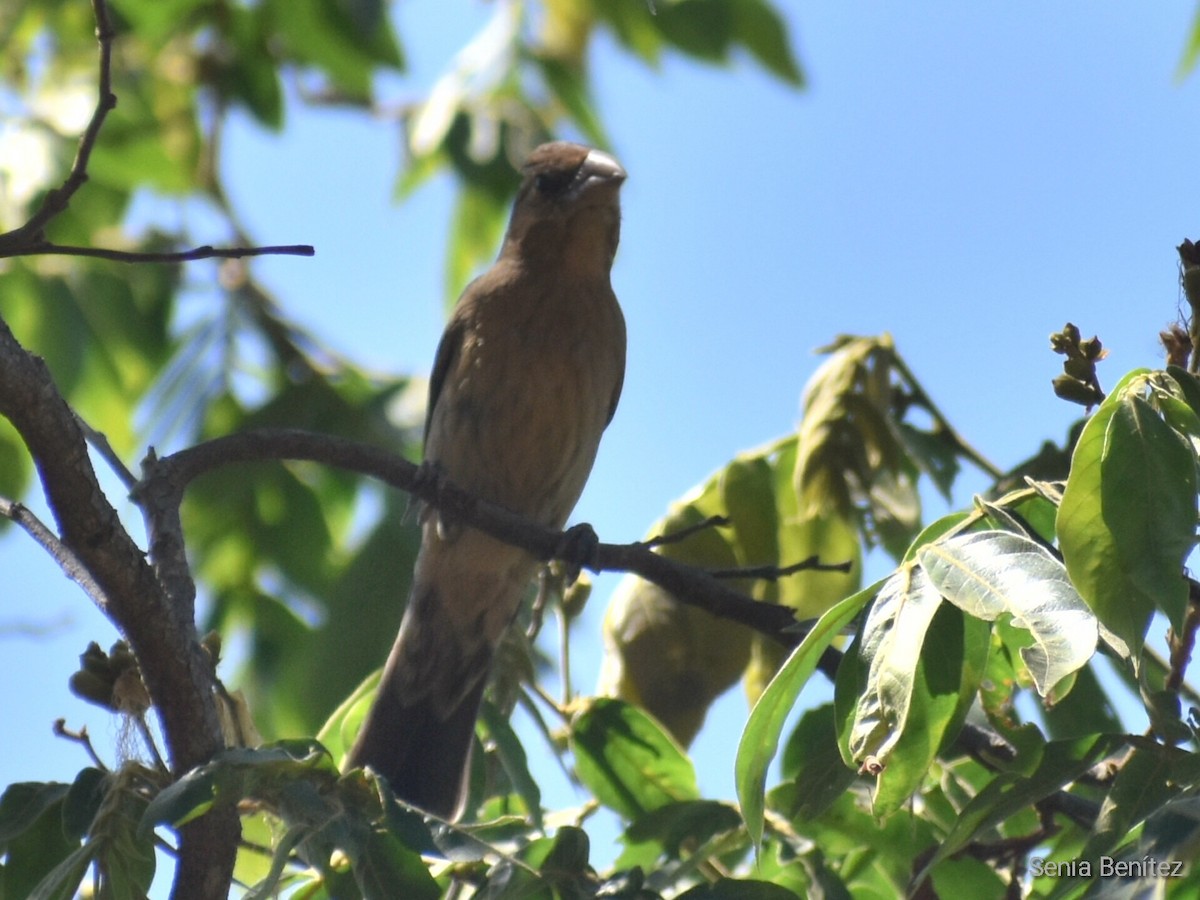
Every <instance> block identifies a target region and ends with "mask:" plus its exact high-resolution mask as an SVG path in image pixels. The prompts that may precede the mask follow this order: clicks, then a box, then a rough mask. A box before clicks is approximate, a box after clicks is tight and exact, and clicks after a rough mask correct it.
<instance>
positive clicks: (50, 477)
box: [0, 322, 237, 897]
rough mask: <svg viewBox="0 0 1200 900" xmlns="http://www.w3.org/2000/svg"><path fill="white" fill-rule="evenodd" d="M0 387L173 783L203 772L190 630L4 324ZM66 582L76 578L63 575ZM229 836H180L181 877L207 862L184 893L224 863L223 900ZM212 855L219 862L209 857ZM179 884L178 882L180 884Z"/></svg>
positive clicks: (204, 747)
mask: <svg viewBox="0 0 1200 900" xmlns="http://www.w3.org/2000/svg"><path fill="white" fill-rule="evenodd" d="M0 385H3V389H2V390H0V415H3V416H4V417H6V418H7V419H8V420H9V421H11V422H12V424H13V426H14V427H15V428H16V429H17V431H18V432H19V433H20V435H21V438H22V439H23V440H24V441H25V444H26V446H27V447H28V448H29V452H30V455H31V456H32V457H33V460H34V463H35V465H36V466H37V471H38V476H39V478H40V480H41V482H42V486H43V489H44V490H45V492H46V499H47V501H48V502H49V504H50V509H51V511H52V512H53V514H54V518H55V521H56V523H57V525H58V531H59V540H60V541H61V543H62V545H63V547H64V548H65V552H68V553H69V555H70V558H72V559H74V560H77V561H78V563H79V564H80V565H82V566H83V567H84V568H86V570H87V572H88V573H89V575H90V581H91V583H93V584H94V589H93V590H95V591H98V592H99V595H101V596H103V597H104V598H105V600H106V601H107V608H106V612H107V613H108V614H109V616H110V617H111V619H112V620H113V622H114V623H115V624H116V626H117V627H118V628H119V629H120V630H121V633H122V634H124V635H125V637H126V638H127V639H128V641H129V644H130V646H131V647H132V648H133V651H134V653H135V654H136V655H137V658H138V663H139V665H140V666H141V669H142V676H143V678H144V679H145V682H146V687H147V688H148V689H149V691H150V696H151V697H152V699H153V700H154V705H155V707H156V708H157V709H158V713H159V716H160V718H161V720H162V724H163V732H164V734H165V736H166V741H167V746H168V749H169V751H170V754H171V764H172V768H173V770H174V771H175V773H176V774H180V773H183V772H186V771H188V770H189V769H192V768H194V767H196V766H198V765H200V764H202V763H204V762H207V761H208V760H209V758H210V757H211V756H212V755H213V753H215V752H216V751H217V750H219V749H220V747H221V728H220V722H219V720H218V719H217V712H216V706H215V703H214V700H213V690H214V676H213V671H212V664H211V662H210V661H209V660H208V658H207V657H206V656H205V655H204V653H203V651H202V650H201V649H200V646H199V644H198V643H197V641H196V638H195V630H194V626H193V624H192V621H191V620H190V619H188V618H185V617H183V616H180V615H179V614H178V613H179V611H178V609H177V608H176V607H175V606H173V604H172V598H171V597H170V596H169V595H168V594H167V592H166V591H165V590H164V589H163V585H162V583H161V582H160V581H159V579H158V578H157V577H155V573H154V570H153V569H152V568H151V567H150V565H149V563H148V562H147V561H146V558H145V556H144V554H143V553H142V550H141V548H140V547H138V546H137V544H136V543H134V541H133V539H132V538H131V537H130V536H129V534H128V532H127V531H126V530H125V528H124V526H123V525H122V523H121V521H120V518H119V517H118V516H117V512H116V510H115V509H113V507H112V505H111V504H110V503H109V502H108V499H107V498H106V497H105V496H104V492H103V491H102V490H101V488H100V484H99V482H98V481H97V479H96V473H95V471H94V469H93V468H92V462H91V459H90V457H89V456H88V452H87V445H86V442H85V440H84V435H83V432H82V430H81V429H80V427H79V423H78V421H77V420H76V417H75V414H74V412H73V411H72V410H71V408H70V407H69V406H68V405H67V403H66V401H65V400H64V399H63V397H62V395H61V394H60V393H59V391H58V389H57V388H56V387H55V385H54V381H53V379H52V378H51V376H50V373H49V371H48V370H47V369H46V365H45V363H44V362H43V361H42V360H41V359H40V358H39V357H36V356H34V355H32V354H30V353H28V352H26V351H25V349H24V348H22V347H21V346H20V344H18V343H17V341H16V339H15V338H14V337H13V334H12V331H11V330H9V328H8V326H7V325H6V324H4V323H3V322H0ZM67 574H68V575H71V576H72V577H76V576H75V575H74V574H73V573H72V571H71V570H70V569H68V570H67ZM76 580H79V579H78V578H76ZM89 593H91V591H89ZM230 820H231V821H230ZM231 828H232V835H233V842H234V843H233V844H232V845H230V847H229V851H228V853H225V852H224V851H223V850H221V848H224V846H225V845H226V844H227V843H228V839H227V835H228V833H229V832H230V829H231ZM236 829H237V817H236V813H234V812H232V811H230V812H229V813H228V814H226V813H219V814H217V815H214V816H204V817H202V818H200V819H198V820H196V821H195V822H193V823H191V824H190V825H188V826H186V827H185V828H184V829H183V830H182V831H183V840H182V842H181V848H180V868H181V869H186V866H187V863H189V862H191V861H205V860H207V862H208V864H206V865H198V866H197V868H198V869H199V870H200V875H201V876H203V877H198V879H197V880H195V881H192V882H191V883H190V884H191V885H196V886H197V887H198V886H199V885H200V884H202V883H205V882H207V881H208V880H210V878H211V877H212V872H213V871H214V868H213V866H212V865H211V862H212V860H214V859H215V860H218V861H220V860H222V859H223V858H227V860H228V871H227V872H226V873H225V875H223V876H221V877H224V879H225V882H224V885H225V886H224V887H223V888H222V889H223V890H227V887H228V879H229V876H230V875H231V874H232V862H233V855H232V852H233V849H234V848H235V847H236V839H237V830H236ZM214 847H216V848H217V849H218V850H221V853H218V854H217V855H214V853H215V852H216V851H214V849H213V848H214ZM222 854H223V855H222ZM217 868H220V869H222V870H224V869H225V868H226V867H225V866H224V865H222V866H219V867H217ZM218 874H219V873H218ZM185 883H186V882H184V880H183V876H182V875H181V876H180V880H179V882H178V884H179V885H183V884H185ZM177 896H195V897H204V896H224V894H219V895H218V894H213V893H209V894H204V893H201V892H199V891H197V892H194V893H193V892H192V887H191V886H190V885H189V887H188V889H187V891H186V892H185V893H177Z"/></svg>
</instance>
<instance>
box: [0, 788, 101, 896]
mask: <svg viewBox="0 0 1200 900" xmlns="http://www.w3.org/2000/svg"><path fill="white" fill-rule="evenodd" d="M69 789H70V787H69V785H66V784H58V783H48V784H39V783H35V782H19V783H17V784H11V785H9V786H8V787H7V788H6V789H5V791H4V794H3V796H2V797H0V852H2V853H3V855H4V859H5V863H4V866H3V868H0V896H2V897H5V898H7V897H28V896H34V895H35V894H34V891H35V889H36V890H37V891H40V892H42V894H43V896H46V897H53V898H56V900H57V898H59V897H61V898H63V900H69V898H70V897H71V896H73V895H74V891H75V888H76V887H77V886H78V885H79V882H80V881H81V880H82V879H83V874H84V871H85V870H86V868H87V862H88V860H89V859H90V858H91V851H89V850H88V849H87V845H85V846H84V847H82V848H81V847H80V846H79V841H78V839H72V838H71V837H70V836H69V835H68V834H67V833H66V832H65V829H64V828H63V807H64V804H65V802H66V798H67V793H68V791H69ZM82 851H87V852H86V853H85V852H82ZM83 856H87V858H88V859H83V860H82V864H81V863H80V860H81V859H82V857H83Z"/></svg>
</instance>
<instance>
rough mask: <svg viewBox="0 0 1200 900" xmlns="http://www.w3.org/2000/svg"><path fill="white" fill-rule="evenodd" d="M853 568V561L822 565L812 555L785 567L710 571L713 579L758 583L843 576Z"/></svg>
mask: <svg viewBox="0 0 1200 900" xmlns="http://www.w3.org/2000/svg"><path fill="white" fill-rule="evenodd" d="M853 567H854V562H853V560H846V561H845V562H839V563H823V562H821V558H820V557H819V556H816V555H813V556H810V557H808V558H807V559H802V560H800V562H795V563H791V564H790V565H786V566H741V567H738V568H733V569H710V570H709V573H708V574H709V575H711V576H712V577H713V578H756V579H758V580H759V581H778V580H779V579H781V578H786V577H787V576H789V575H795V574H796V573H797V572H841V573H843V574H845V573H846V572H849V571H850V570H851V569H852V568H853Z"/></svg>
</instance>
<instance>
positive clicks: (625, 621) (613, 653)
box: [597, 478, 752, 746]
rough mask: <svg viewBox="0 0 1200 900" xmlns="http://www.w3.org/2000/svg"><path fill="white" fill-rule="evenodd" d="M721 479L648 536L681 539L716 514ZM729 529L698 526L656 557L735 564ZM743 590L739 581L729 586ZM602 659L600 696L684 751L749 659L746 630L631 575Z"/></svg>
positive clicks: (607, 626)
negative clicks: (637, 714)
mask: <svg viewBox="0 0 1200 900" xmlns="http://www.w3.org/2000/svg"><path fill="white" fill-rule="evenodd" d="M719 484H720V481H719V478H714V479H711V480H710V481H708V482H706V484H705V485H703V486H701V487H700V488H698V489H697V490H695V491H693V492H691V493H689V494H688V496H687V497H686V498H685V501H684V503H683V504H677V505H675V506H674V507H673V508H672V510H671V511H670V513H668V515H667V517H666V518H664V519H662V520H661V521H659V522H658V523H656V524H655V525H654V526H653V527H652V528H651V529H650V536H652V537H653V536H661V535H670V534H674V533H678V532H680V531H682V530H683V529H686V528H690V527H694V526H696V525H698V524H700V523H701V522H703V521H705V520H706V519H707V518H708V517H709V516H710V515H713V514H715V513H716V512H717V511H718V510H719V509H720V491H719ZM727 533H728V531H727V529H719V528H714V527H708V528H703V529H701V530H699V531H697V532H695V533H693V534H691V535H689V536H688V537H686V538H685V539H683V540H680V541H674V542H668V543H665V544H662V545H661V546H659V547H658V548H657V549H656V552H657V553H659V554H661V555H663V556H665V557H667V558H668V559H674V560H677V561H679V562H684V563H688V564H690V565H695V566H699V567H701V568H707V569H724V568H730V567H733V566H735V565H737V559H736V558H735V556H734V551H733V548H732V547H731V546H730V543H729V541H728V540H727V539H726V537H725V535H726V534H727ZM730 586H731V587H733V588H735V589H741V588H742V587H743V585H742V584H741V583H740V582H734V583H731V584H730ZM603 633H604V658H603V660H602V663H601V670H600V679H599V684H598V687H597V692H598V693H600V694H603V695H607V696H612V697H619V698H621V699H623V700H626V701H628V702H630V703H635V704H637V705H638V706H640V707H642V708H643V709H645V710H646V711H647V712H649V713H650V714H651V715H653V716H654V717H655V718H656V719H658V721H659V722H661V723H662V724H663V726H664V727H666V728H667V730H668V731H669V732H670V733H671V735H672V736H673V737H674V738H675V740H677V741H678V742H679V743H680V744H681V745H683V746H687V745H688V744H690V743H691V741H692V740H693V738H695V736H696V733H697V732H698V731H699V730H700V727H701V725H702V724H703V723H704V718H705V715H706V714H707V712H708V708H709V706H710V705H711V704H712V702H713V701H714V700H715V699H716V698H717V697H719V696H720V695H721V694H723V693H724V692H725V691H726V690H728V689H729V688H730V687H731V686H732V685H733V684H735V683H736V682H737V680H738V678H740V677H741V675H742V672H743V671H744V670H745V668H746V663H747V661H748V660H749V657H750V642H751V639H752V634H751V632H750V630H749V629H748V628H746V626H744V625H742V624H740V623H738V622H734V621H732V620H728V619H721V618H719V617H717V616H714V615H712V614H711V613H708V612H706V611H705V610H702V609H698V608H697V607H694V606H689V605H688V604H686V603H683V602H681V601H680V600H677V599H676V598H675V597H673V596H672V595H671V594H670V593H668V592H667V591H665V590H663V589H662V588H660V587H658V586H657V585H655V584H652V583H651V582H648V581H643V580H642V579H640V578H636V577H634V576H626V577H625V578H623V579H622V580H621V582H620V584H619V585H618V586H617V589H616V591H614V592H613V596H612V599H611V600H610V601H609V606H608V609H607V611H606V612H605V616H604V626H603Z"/></svg>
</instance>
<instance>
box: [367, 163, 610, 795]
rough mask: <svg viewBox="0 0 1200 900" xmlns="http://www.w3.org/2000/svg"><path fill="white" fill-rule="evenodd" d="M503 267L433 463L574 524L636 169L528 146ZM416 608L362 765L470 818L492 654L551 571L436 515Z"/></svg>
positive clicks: (451, 334)
mask: <svg viewBox="0 0 1200 900" xmlns="http://www.w3.org/2000/svg"><path fill="white" fill-rule="evenodd" d="M522 172H523V175H524V179H523V181H522V183H521V187H520V190H519V192H518V193H517V199H516V202H515V203H514V205H513V211H512V218H511V219H510V220H509V224H508V232H507V233H506V235H505V237H504V243H503V246H502V247H501V250H500V256H499V258H498V259H497V260H496V262H495V264H493V266H492V267H491V268H490V269H489V270H488V271H487V272H486V273H484V274H483V275H481V276H480V277H479V278H477V279H476V280H475V281H473V282H472V283H471V284H470V285H468V287H467V289H466V290H465V291H464V292H463V295H462V297H460V298H459V301H458V304H457V306H456V307H455V309H454V313H453V315H452V316H451V318H450V323H449V324H448V325H447V327H446V332H445V334H444V335H443V336H442V340H441V344H440V345H439V346H438V351H437V357H436V359H435V361H434V366H433V375H432V378H431V380H430V385H429V409H428V413H427V417H426V420H425V459H426V461H427V463H430V464H432V465H433V466H434V467H435V468H436V470H437V471H438V472H439V473H440V474H441V475H442V476H444V477H445V478H446V479H447V480H448V481H450V482H451V483H453V484H455V485H457V486H459V487H461V488H464V489H465V490H467V491H469V492H470V493H471V494H473V495H474V496H476V497H479V498H480V499H483V500H487V501H490V502H492V503H496V504H499V505H501V506H504V507H506V508H507V509H509V510H511V511H513V512H515V513H519V514H521V515H523V516H525V517H527V518H529V519H531V520H533V521H535V522H538V523H540V524H542V525H545V526H547V527H549V528H556V529H557V528H562V527H563V525H564V524H565V523H566V521H567V517H568V516H569V515H570V514H571V510H572V509H573V508H574V507H575V503H576V501H577V500H578V499H579V495H580V493H581V492H582V491H583V485H584V483H585V482H586V481H587V478H588V474H589V473H590V472H591V469H592V462H593V461H594V460H595V458H596V449H597V447H598V446H599V444H600V435H601V434H602V433H603V431H604V429H605V427H606V426H607V425H608V423H609V421H610V420H611V419H612V417H613V413H614V412H615V410H616V407H617V399H618V398H619V397H620V394H621V384H622V381H623V379H624V375H625V320H624V317H623V316H622V315H621V308H620V306H618V305H617V298H616V296H615V295H614V294H613V290H612V286H611V284H610V283H609V270H610V269H611V268H612V262H613V256H614V255H615V254H616V250H617V240H618V237H619V234H620V222H621V210H620V204H619V201H618V196H617V195H618V192H619V190H620V187H621V183H622V182H623V181H624V180H625V170H624V169H622V168H621V166H620V164H618V163H617V161H616V160H615V159H613V158H612V157H611V156H608V155H607V154H605V153H601V152H600V151H598V150H589V149H588V148H587V147H581V146H579V145H578V144H570V143H565V142H558V143H552V144H544V145H542V146H541V147H538V148H537V149H536V150H534V151H533V153H532V154H530V156H529V159H528V160H527V161H526V163H525V165H524V167H523V169H522ZM422 529H423V530H422V537H421V551H420V553H419V555H418V556H417V562H416V568H415V571H414V574H413V587H412V592H411V594H410V595H409V601H408V607H407V609H406V610H405V613H404V619H403V621H402V622H401V624H400V633H399V635H398V636H397V637H396V643H395V645H394V646H393V647H392V652H391V654H390V655H389V656H388V660H387V665H386V666H385V667H384V671H383V678H382V680H381V682H380V686H379V693H378V696H377V697H376V699H375V703H374V705H373V706H372V708H371V711H370V712H369V713H368V715H367V719H366V721H365V723H364V724H363V727H362V731H361V732H360V733H359V735H358V740H357V741H356V742H355V744H354V747H353V748H352V749H351V751H350V754H349V756H348V757H347V764H348V766H351V767H353V766H371V767H372V768H374V769H375V770H376V771H377V772H379V773H380V774H382V775H384V776H386V777H387V779H388V781H389V783H390V784H391V786H392V789H393V790H394V791H395V792H396V795H397V796H398V797H400V798H401V799H402V800H405V801H407V802H409V803H411V804H413V805H415V806H418V807H420V808H422V809H425V810H427V811H429V812H432V813H434V814H437V815H440V816H443V817H446V818H455V817H457V816H459V815H461V814H462V811H463V806H464V804H465V802H466V794H467V779H466V775H467V772H468V768H469V764H470V755H471V747H472V745H473V738H474V734H475V718H476V716H477V715H478V712H479V704H480V699H481V697H482V695H483V690H484V687H485V686H486V684H487V679H488V673H489V671H490V669H491V662H492V655H493V653H494V651H495V649H496V646H497V644H498V643H499V641H500V638H501V636H502V635H503V633H504V630H505V629H506V628H507V627H508V625H509V623H511V622H512V620H513V617H514V616H515V615H516V613H517V609H518V607H519V605H520V602H521V599H522V597H523V596H524V594H525V591H526V588H527V587H528V586H529V582H530V579H531V578H532V577H533V575H534V574H535V572H536V571H537V566H538V561H537V560H536V559H535V558H534V557H533V556H531V555H530V554H529V553H528V552H526V551H524V550H521V549H518V548H516V547H512V546H510V545H508V544H504V543H502V542H500V541H498V540H496V539H494V538H491V537H489V536H487V535H485V534H483V533H482V532H479V531H475V530H474V529H470V528H464V527H461V526H454V525H452V524H450V525H449V526H448V525H447V523H445V522H443V521H442V519H441V517H439V516H438V515H437V513H436V511H434V510H429V509H426V510H425V511H424V512H423V513H422Z"/></svg>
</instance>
